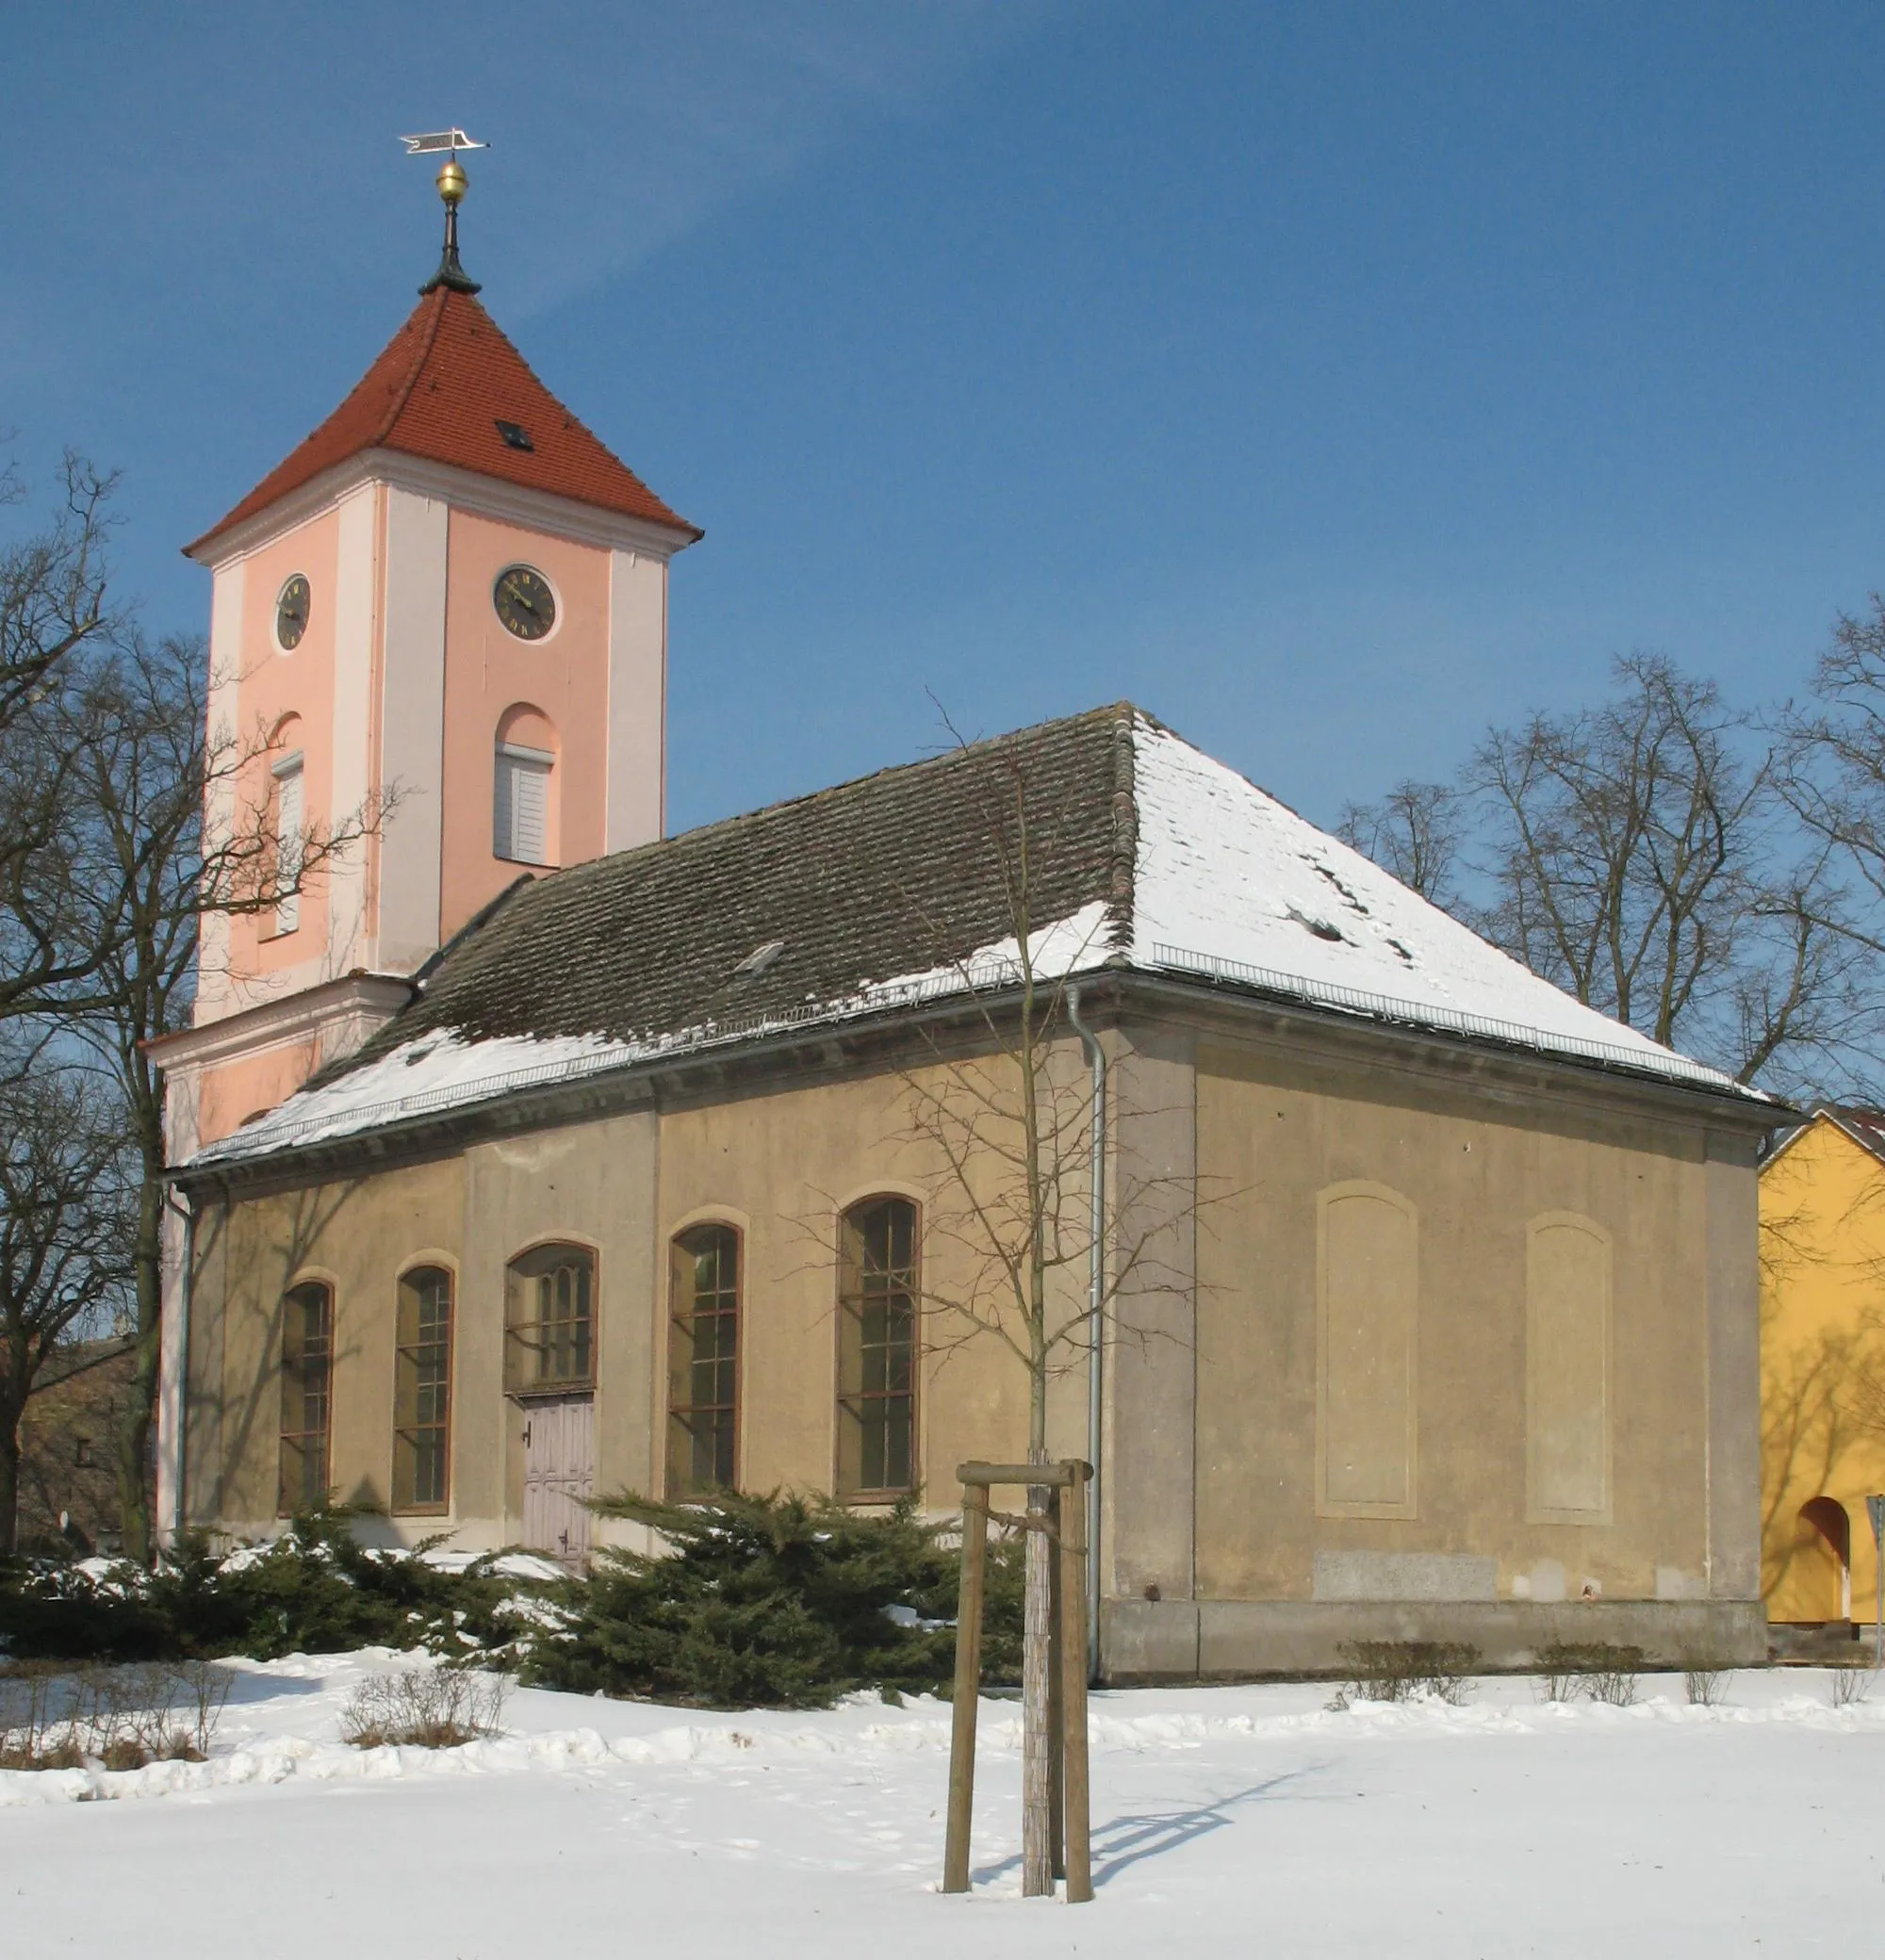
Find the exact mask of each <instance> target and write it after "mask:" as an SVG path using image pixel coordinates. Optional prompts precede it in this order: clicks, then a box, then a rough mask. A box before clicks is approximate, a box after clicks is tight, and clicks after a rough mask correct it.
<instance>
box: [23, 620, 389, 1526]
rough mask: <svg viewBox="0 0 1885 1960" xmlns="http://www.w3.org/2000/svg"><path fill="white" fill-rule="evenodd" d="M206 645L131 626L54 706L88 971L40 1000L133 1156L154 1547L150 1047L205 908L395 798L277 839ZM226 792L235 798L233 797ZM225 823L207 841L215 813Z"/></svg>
mask: <svg viewBox="0 0 1885 1960" xmlns="http://www.w3.org/2000/svg"><path fill="white" fill-rule="evenodd" d="M207 685H208V674H207V668H206V662H205V658H204V649H203V646H202V643H201V642H200V641H196V640H189V639H169V640H164V641H162V642H159V643H157V644H156V645H152V644H150V643H147V642H146V641H145V640H143V639H142V638H141V636H139V635H138V634H137V633H135V632H131V631H125V632H121V633H120V634H119V635H118V636H117V638H116V640H115V643H114V644H113V645H112V646H111V648H110V650H109V653H108V656H107V657H106V658H104V659H100V660H96V661H91V662H87V663H85V664H84V665H83V667H82V668H78V669H74V670H73V672H72V673H71V675H70V676H69V684H68V685H66V686H64V687H62V688H61V689H60V690H59V691H58V692H57V695H56V696H55V697H53V698H52V699H51V700H49V702H48V703H47V704H46V710H45V714H44V719H43V724H42V729H43V739H44V740H46V741H48V742H49V743H55V744H57V746H58V747H59V748H61V749H62V750H63V751H65V752H66V753H68V754H69V755H70V756H71V758H72V764H71V792H70V795H69V797H68V802H69V805H70V810H71V814H70V817H69V820H68V822H69V829H68V832H67V834H66V838H65V846H64V850H63V854H62V866H63V875H64V877H65V879H66V881H67V887H68V889H67V890H66V893H65V896H64V899H63V909H64V911H65V913H66V915H67V917H68V919H69V921H70V923H71V931H72V936H73V938H74V941H75V943H77V944H78V945H80V946H81V947H83V948H85V949H87V956H88V958H89V959H90V962H91V968H92V971H91V972H90V975H89V977H87V978H86V979H85V980H83V981H79V982H69V983H67V984H66V985H65V986H63V987H61V988H57V989H56V990H54V991H52V992H50V993H49V994H47V995H46V996H45V997H44V998H43V1000H42V1005H43V1008H44V1010H45V1011H46V1012H48V1013H50V1014H52V1015H55V1016H56V1017H57V1019H58V1020H59V1021H61V1023H62V1024H64V1025H65V1026H67V1027H68V1028H70V1029H71V1030H72V1031H73V1033H74V1035H75V1036H76V1037H77V1038H78V1039H80V1040H81V1041H83V1042H84V1043H85V1044H86V1045H87V1046H88V1047H89V1048H90V1051H91V1052H92V1053H93V1054H95V1055H96V1056H97V1057H98V1058H99V1059H100V1060H101V1061H102V1062H103V1063H105V1065H106V1066H107V1067H108V1068H109V1069H110V1070H112V1071H113V1073H114V1075H115V1076H116V1078H117V1081H118V1083H119V1085H120V1086H121V1090H122V1096H123V1111H124V1117H125V1121H126V1124H127V1141H128V1142H129V1144H130V1147H131V1149H132V1151H133V1152H135V1156H136V1160H137V1163H138V1165H139V1196H138V1206H137V1230H136V1233H135V1240H134V1244H133V1249H132V1273H133V1280H134V1297H135V1307H136V1318H135V1330H134V1331H135V1333H136V1337H137V1360H136V1365H135V1370H134V1375H133V1386H132V1392H131V1393H130V1395H129V1396H128V1397H126V1401H125V1409H124V1419H123V1427H122V1429H121V1430H120V1433H119V1435H118V1438H117V1452H116V1453H117V1461H118V1483H119V1497H120V1504H121V1507H122V1511H123V1519H122V1522H123V1535H124V1548H125V1551H126V1553H127V1554H128V1555H129V1556H130V1557H133V1558H139V1559H141V1558H144V1557H146V1556H148V1554H149V1552H150V1549H151V1545H152V1529H151V1520H150V1518H149V1515H148V1512H147V1485H146V1479H145V1474H144V1465H145V1463H146V1462H147V1461H148V1458H149V1450H150V1432H151V1423H152V1419H153V1414H154V1412H155V1408H156V1389H157V1380H158V1369H159V1362H160V1358H161V1316H162V1299H163V1287H162V1272H161V1255H162V1244H163V1211H164V1204H165V1191H166V1186H165V1183H164V1141H165V1138H164V1106H163V1089H162V1083H161V1081H160V1079H159V1077H158V1074H157V1070H156V1068H155V1067H154V1066H153V1065H152V1062H151V1059H150V1055H149V1053H148V1047H147V1044H148V1043H150V1042H151V1041H153V1040H155V1039H156V1037H159V1036H162V1035H167V1034H170V1033H171V1032H172V1031H173V1030H175V1029H177V1028H180V1027H183V1026H184V1025H186V1024H187V1022H188V1017H189V1011H190V1008H191V1005H192V1003H193V1001H194V998H195V988H196V980H197V972H198V958H199V955H200V951H201V944H202V923H203V921H204V918H205V916H206V915H211V914H221V915H223V916H237V917H240V916H245V915H249V916H253V915H254V914H256V913H260V912H265V911H269V910H271V909H272V908H273V907H276V906H277V905H279V904H280V903H281V901H282V899H283V898H284V897H285V896H287V894H288V893H290V892H299V891H301V890H303V889H305V888H307V887H308V886H310V885H312V884H313V883H315V882H316V881H317V880H319V879H320V878H321V877H322V876H324V875H325V874H326V872H327V871H328V869H329V868H330V867H331V865H332V863H333V861H334V859H335V858H336V855H337V854H339V853H341V852H345V851H348V850H351V849H352V848H353V847H354V846H355V845H357V843H358V842H359V841H360V839H361V838H362V837H363V836H364V835H365V834H366V832H367V831H368V830H369V829H371V828H373V827H375V826H377V825H378V824H379V822H380V821H381V818H382V816H383V814H384V811H385V809H386V808H387V807H389V804H388V800H387V799H382V800H380V801H377V802H374V803H372V804H370V805H369V806H367V807H363V808H362V809H358V810H354V811H351V812H348V813H346V814H345V815H344V816H342V817H341V818H340V819H339V820H338V821H336V822H333V823H325V824H323V823H320V822H317V821H310V822H308V823H306V824H305V825H303V828H302V829H301V830H300V831H299V832H298V833H297V834H296V835H295V836H293V837H287V838H285V837H284V836H282V835H281V833H280V829H279V825H278V821H277V811H276V807H275V805H274V803H273V802H272V800H271V799H270V797H269V796H268V794H267V793H266V789H265V787H264V785H265V784H266V781H267V770H266V766H265V764H266V755H267V749H268V738H267V734H266V731H264V730H262V729H259V728H258V729H255V730H252V731H251V732H250V733H249V734H248V735H247V736H246V737H240V736H238V734H237V733H236V732H235V731H234V730H233V729H231V728H228V727H210V726H209V722H208V714H207ZM225 792H226V793H225ZM218 804H225V805H227V806H228V807H229V808H231V809H233V811H234V815H233V817H232V818H231V820H230V821H228V822H227V823H226V824H224V825H221V827H220V828H219V829H218V830H217V831H216V832H215V833H214V834H211V835H205V810H206V809H209V808H212V807H214V806H216V805H218Z"/></svg>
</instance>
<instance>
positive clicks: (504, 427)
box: [496, 421, 536, 449]
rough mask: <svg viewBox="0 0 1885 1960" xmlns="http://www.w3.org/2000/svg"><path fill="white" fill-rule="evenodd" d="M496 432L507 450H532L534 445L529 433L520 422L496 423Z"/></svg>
mask: <svg viewBox="0 0 1885 1960" xmlns="http://www.w3.org/2000/svg"><path fill="white" fill-rule="evenodd" d="M496 427H497V431H498V433H499V434H500V435H501V436H502V437H503V438H504V447H505V448H506V449H535V448H536V445H535V443H533V441H532V440H531V439H530V431H529V430H528V429H526V428H525V427H524V425H523V424H522V423H521V422H505V421H498V422H497V423H496Z"/></svg>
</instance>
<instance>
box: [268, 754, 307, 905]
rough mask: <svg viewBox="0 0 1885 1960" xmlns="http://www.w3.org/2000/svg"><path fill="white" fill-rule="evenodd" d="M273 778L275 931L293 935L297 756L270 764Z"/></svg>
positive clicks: (298, 841)
mask: <svg viewBox="0 0 1885 1960" xmlns="http://www.w3.org/2000/svg"><path fill="white" fill-rule="evenodd" d="M274 777H275V884H276V888H277V890H279V892H280V894H281V895H280V896H279V897H278V898H277V899H276V900H275V930H276V931H277V932H278V933H283V932H293V931H294V929H295V928H296V927H297V926H298V925H299V924H300V923H301V891H300V890H299V887H300V883H301V857H302V835H301V825H302V796H301V757H300V756H299V755H293V756H289V757H287V758H286V759H285V760H282V761H280V762H277V763H276V764H275V765H274Z"/></svg>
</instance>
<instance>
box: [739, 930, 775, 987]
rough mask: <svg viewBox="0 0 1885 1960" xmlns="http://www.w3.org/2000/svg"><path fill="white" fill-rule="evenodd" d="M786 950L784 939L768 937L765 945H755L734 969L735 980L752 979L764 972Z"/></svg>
mask: <svg viewBox="0 0 1885 1960" xmlns="http://www.w3.org/2000/svg"><path fill="white" fill-rule="evenodd" d="M784 951H785V941H784V940H783V939H768V940H767V941H766V942H765V944H764V945H763V946H755V947H754V948H753V950H752V951H751V952H750V953H748V954H747V955H746V958H744V959H743V960H741V962H740V963H739V965H738V966H736V967H735V968H734V969H733V978H734V979H735V980H751V979H753V978H754V977H755V976H757V975H758V974H761V973H763V972H765V970H766V969H767V968H768V967H769V966H771V964H772V963H773V961H774V960H776V959H777V958H778V957H779V955H780V954H781V953H783V952H784Z"/></svg>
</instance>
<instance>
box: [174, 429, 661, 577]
mask: <svg viewBox="0 0 1885 1960" xmlns="http://www.w3.org/2000/svg"><path fill="white" fill-rule="evenodd" d="M375 483H385V484H386V485H387V486H388V487H390V488H392V489H395V490H409V491H412V492H413V493H414V494H416V495H418V496H420V497H431V498H438V499H439V500H440V501H441V502H444V503H448V504H450V505H451V507H452V508H453V509H454V510H460V511H465V512H467V513H468V514H469V515H474V516H480V517H493V518H496V519H497V520H498V521H499V522H500V523H505V524H518V525H522V526H524V527H525V528H526V529H528V530H531V531H547V532H549V534H550V535H551V536H552V537H559V538H567V539H568V540H570V541H571V542H572V543H574V544H579V545H595V546H598V547H601V548H602V549H604V550H610V551H639V552H642V553H644V554H646V555H647V556H648V557H650V558H659V559H660V560H662V561H663V562H664V563H665V562H666V561H667V560H668V559H670V558H672V557H673V556H674V554H675V553H676V552H677V551H684V550H685V549H686V548H687V547H688V546H689V545H691V544H693V543H694V542H695V538H694V535H693V533H692V532H691V531H671V530H669V529H668V528H667V527H666V526H664V525H660V524H649V523H647V521H645V520H644V519H642V518H639V517H626V516H623V515H620V514H619V513H618V512H615V511H604V510H599V509H598V508H597V507H596V506H595V505H594V504H586V503H579V502H578V501H577V500H576V499H575V498H569V497H556V496H553V495H551V494H550V493H549V491H547V490H531V489H527V488H526V487H525V486H524V485H522V484H521V483H507V482H503V481H502V480H501V479H500V478H498V477H485V476H480V475H478V473H477V472H476V471H475V470H469V469H456V468H453V467H452V466H451V465H450V464H446V463H433V462H429V461H427V460H426V459H425V458H424V457H421V456H408V455H406V454H405V453H404V452H403V451H402V450H400V449H363V450H361V451H360V453H359V454H358V455H355V456H350V457H348V458H347V460H346V461H345V462H344V463H336V465H335V466H334V467H333V468H332V469H326V470H323V471H322V472H321V473H320V475H319V476H318V477H313V478H311V479H310V480H309V481H308V482H305V483H303V484H302V485H301V487H300V488H299V489H296V490H291V491H289V492H288V494H287V496H286V497H281V498H276V500H275V501H274V502H273V503H271V504H270V505H269V506H268V507H267V508H266V509H264V510H260V511H257V512H256V513H255V514H254V516H252V517H245V518H244V519H243V520H242V522H241V523H240V524H233V525H231V526H230V527H229V529H228V530H227V531H219V532H218V533H217V534H216V535H215V536H214V537H212V538H209V539H207V540H206V541H205V544H204V545H203V546H202V547H200V548H198V549H195V550H190V551H186V552H185V554H184V555H185V556H186V557H187V558H193V559H194V560H195V561H196V562H197V564H202V565H206V566H207V567H208V568H209V570H211V571H212V572H220V571H221V570H222V568H223V567H224V566H225V565H229V564H235V563H236V562H237V561H238V559H242V558H246V557H248V556H249V554H250V553H251V552H253V551H255V550H258V549H259V548H260V547H262V546H264V545H267V544H271V543H273V541H274V540H275V539H276V538H278V537H280V536H281V535H282V534H283V533H284V532H285V531H292V530H294V529H295V528H296V526H298V525H301V524H305V523H306V522H307V521H308V520H309V519H310V518H312V517H318V516H320V515H322V514H323V513H324V512H326V511H328V510H331V509H332V508H333V507H334V506H335V505H336V504H338V503H339V502H340V501H341V500H342V499H343V498H346V497H348V496H349V495H351V494H352V492H354V491H357V490H359V489H361V488H362V487H363V486H365V485H368V484H375Z"/></svg>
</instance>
